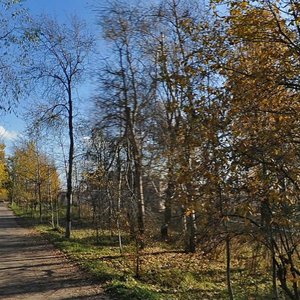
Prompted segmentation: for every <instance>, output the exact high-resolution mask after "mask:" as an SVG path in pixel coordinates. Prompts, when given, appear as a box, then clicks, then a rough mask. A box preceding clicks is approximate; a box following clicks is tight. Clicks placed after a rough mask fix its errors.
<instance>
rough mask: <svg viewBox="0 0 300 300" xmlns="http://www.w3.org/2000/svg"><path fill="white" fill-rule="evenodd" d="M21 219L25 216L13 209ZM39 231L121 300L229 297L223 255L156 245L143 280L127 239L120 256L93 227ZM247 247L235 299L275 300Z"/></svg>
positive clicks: (240, 254)
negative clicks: (67, 234) (69, 231)
mask: <svg viewBox="0 0 300 300" xmlns="http://www.w3.org/2000/svg"><path fill="white" fill-rule="evenodd" d="M13 209H14V211H15V213H16V214H17V215H19V216H25V217H26V218H28V216H26V214H23V212H22V210H21V209H20V208H18V207H13ZM36 229H37V230H38V231H39V232H40V233H41V234H42V235H43V236H45V237H46V238H47V239H48V240H49V241H51V242H52V243H53V244H54V245H55V246H56V247H58V248H59V249H60V250H62V251H63V252H64V253H66V254H67V255H68V256H69V257H70V258H71V259H72V260H74V261H76V262H77V263H78V265H80V266H81V267H82V268H83V269H85V270H86V271H87V272H89V273H90V274H92V275H93V276H94V277H96V278H97V279H98V280H99V281H100V282H101V283H102V284H103V285H104V287H105V288H106V290H107V291H108V292H109V293H111V294H112V295H113V296H115V297H116V298H117V299H120V300H138V299H140V300H160V299H162V300H165V299H167V300H169V299H170V300H173V299H174V300H180V299H185V300H188V299H190V300H196V299H227V298H228V296H227V289H226V273H225V262H224V255H223V252H222V249H221V252H220V253H219V255H217V256H215V257H204V256H203V255H202V254H201V253H196V254H185V253H181V252H176V251H172V250H171V249H170V247H169V246H167V245H164V244H161V243H160V244H159V243H154V244H152V245H151V246H148V247H147V248H146V249H145V250H144V251H143V253H141V257H140V261H141V272H140V277H139V279H137V278H136V277H135V264H136V255H135V246H134V244H133V243H131V242H130V241H129V239H126V236H125V237H124V248H123V253H122V255H120V250H119V247H118V240H117V237H116V236H111V235H110V233H109V232H106V231H102V232H101V233H100V235H99V236H98V238H96V236H95V232H94V231H93V230H91V229H74V230H73V232H72V237H71V238H70V239H65V238H64V235H63V234H62V233H61V232H58V231H54V230H52V229H51V228H50V227H49V226H46V225H37V226H36ZM250 256H251V253H250V252H249V249H248V248H247V247H243V248H239V249H235V259H234V261H233V264H232V285H233V288H234V294H235V299H237V300H242V299H258V300H259V299H261V300H262V299H272V297H271V296H270V295H269V292H270V286H271V281H270V276H269V271H266V270H267V267H266V265H263V263H260V264H259V266H256V267H255V269H254V267H253V266H251V265H250V263H251V260H250V259H249V258H250Z"/></svg>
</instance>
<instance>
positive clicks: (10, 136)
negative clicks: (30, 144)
mask: <svg viewBox="0 0 300 300" xmlns="http://www.w3.org/2000/svg"><path fill="white" fill-rule="evenodd" d="M17 137H18V133H17V132H15V131H9V130H6V129H5V128H4V127H3V126H1V125H0V139H4V140H10V141H11V140H15V139H16V138H17Z"/></svg>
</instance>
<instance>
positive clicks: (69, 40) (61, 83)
mask: <svg viewBox="0 0 300 300" xmlns="http://www.w3.org/2000/svg"><path fill="white" fill-rule="evenodd" d="M29 30H30V32H31V35H32V36H33V35H34V34H35V37H36V38H35V39H33V41H34V43H33V44H32V50H33V53H32V54H33V55H32V62H31V65H32V66H31V67H29V68H28V74H29V75H30V76H31V78H32V79H33V80H35V81H36V82H37V85H36V87H37V88H38V89H40V90H41V91H42V93H40V97H41V98H42V99H43V100H41V101H39V105H38V106H37V121H39V122H46V123H47V124H56V123H57V122H58V121H62V124H64V122H65V123H66V124H67V128H68V141H69V143H68V144H69V145H68V165H67V212H66V233H65V235H66V237H67V238H69V237H70V234H71V206H72V193H73V183H72V175H73V161H74V146H75V142H74V105H75V102H76V100H77V99H76V96H74V95H75V93H74V90H75V89H76V87H78V86H79V84H80V83H82V81H83V79H84V77H83V75H84V74H85V71H86V63H87V59H88V55H89V54H90V53H91V50H92V48H93V44H94V39H93V37H92V36H91V34H89V33H88V32H87V31H86V29H85V25H84V23H82V22H81V21H79V20H78V19H77V18H76V17H72V18H71V20H70V24H69V25H66V24H59V23H58V22H57V21H55V20H51V19H49V18H48V17H45V16H44V17H43V18H42V19H41V20H39V21H37V22H34V24H33V26H32V27H31V28H30V29H29Z"/></svg>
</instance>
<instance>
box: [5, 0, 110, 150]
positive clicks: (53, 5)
mask: <svg viewBox="0 0 300 300" xmlns="http://www.w3.org/2000/svg"><path fill="white" fill-rule="evenodd" d="M106 2H107V1H106V0H103V1H101V0H100V1H99V0H98V1H97V0H24V1H23V2H22V3H23V6H24V7H25V8H27V9H28V11H29V13H30V15H32V16H36V15H40V14H47V15H49V16H50V17H53V18H56V19H57V20H58V21H61V22H63V21H64V20H66V19H67V18H68V17H70V16H72V15H78V16H79V17H80V18H81V19H83V20H84V21H85V22H86V23H87V25H88V27H89V29H90V30H91V31H92V32H94V33H95V35H97V30H98V29H97V25H96V23H97V22H96V16H95V12H94V11H93V9H94V8H95V5H97V6H101V5H105V3H106ZM89 93H90V89H88V88H83V89H81V94H82V95H80V96H81V97H84V98H86V97H88V96H89ZM22 106H26V99H23V101H22V102H21V105H20V106H19V107H18V108H17V114H19V115H21V110H22V108H21V107H22ZM24 128H25V124H24V122H23V121H22V120H21V118H20V116H16V115H14V114H10V115H5V116H0V139H1V140H4V142H5V144H6V145H7V150H8V152H9V151H10V147H11V145H12V144H13V140H14V139H15V138H16V137H17V134H20V133H21V132H22V131H23V130H24Z"/></svg>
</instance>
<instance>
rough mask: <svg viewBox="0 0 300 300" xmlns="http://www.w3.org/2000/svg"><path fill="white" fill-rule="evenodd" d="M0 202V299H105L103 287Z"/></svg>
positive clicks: (106, 298) (106, 299)
mask: <svg viewBox="0 0 300 300" xmlns="http://www.w3.org/2000/svg"><path fill="white" fill-rule="evenodd" d="M86 278H87V277H86V276H85V275H84V274H83V273H82V272H81V271H79V270H78V268H77V267H76V266H74V265H72V263H70V262H69V261H68V260H67V259H66V258H65V257H64V256H63V255H62V254H61V253H60V252H59V251H57V250H55V249H54V248H53V247H52V246H51V245H49V244H47V242H45V241H43V240H42V239H41V238H38V237H35V236H34V235H33V234H32V232H31V230H30V229H26V228H22V227H20V226H18V224H17V222H16V218H15V217H14V215H13V213H12V212H11V211H10V210H9V209H8V208H7V206H6V205H4V204H3V203H0V299H5V300H11V299H16V300H18V299H22V300H48V299H51V300H54V299H55V300H58V299H78V300H79V299H82V300H83V299H98V300H108V297H107V296H105V295H104V294H103V290H102V289H101V288H100V286H99V285H97V284H96V283H95V282H92V281H91V280H88V279H86Z"/></svg>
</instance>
